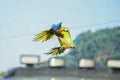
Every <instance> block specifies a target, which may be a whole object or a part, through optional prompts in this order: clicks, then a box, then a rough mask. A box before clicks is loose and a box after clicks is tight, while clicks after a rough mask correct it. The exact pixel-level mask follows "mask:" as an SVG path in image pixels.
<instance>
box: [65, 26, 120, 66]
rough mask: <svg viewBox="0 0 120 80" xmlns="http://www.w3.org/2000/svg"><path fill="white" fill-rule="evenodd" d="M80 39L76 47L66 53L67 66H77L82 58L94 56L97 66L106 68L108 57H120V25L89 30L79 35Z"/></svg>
mask: <svg viewBox="0 0 120 80" xmlns="http://www.w3.org/2000/svg"><path fill="white" fill-rule="evenodd" d="M77 38H80V41H79V42H78V43H77V45H76V48H75V49H71V50H70V52H69V53H68V54H67V55H65V59H66V61H67V62H66V64H67V66H71V67H76V66H78V63H77V62H78V61H79V59H80V58H92V59H94V60H95V61H96V65H97V68H105V67H106V65H105V63H106V60H107V59H108V58H120V27H119V26H118V27H114V28H112V29H110V28H106V29H102V30H98V31H96V32H91V31H87V32H85V33H82V34H80V35H78V36H77Z"/></svg>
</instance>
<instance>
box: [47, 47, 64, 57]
mask: <svg viewBox="0 0 120 80" xmlns="http://www.w3.org/2000/svg"><path fill="white" fill-rule="evenodd" d="M64 51H65V49H64V48H62V47H55V48H52V50H51V51H50V52H49V53H47V54H51V55H58V54H61V53H63V52H64Z"/></svg>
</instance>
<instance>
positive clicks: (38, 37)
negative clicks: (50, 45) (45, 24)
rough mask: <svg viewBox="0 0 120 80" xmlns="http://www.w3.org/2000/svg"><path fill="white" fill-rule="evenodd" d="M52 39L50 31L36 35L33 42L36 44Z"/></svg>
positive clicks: (52, 33) (52, 35) (52, 34)
mask: <svg viewBox="0 0 120 80" xmlns="http://www.w3.org/2000/svg"><path fill="white" fill-rule="evenodd" d="M53 37H54V32H53V31H52V30H51V29H50V30H45V31H42V32H41V33H39V34H38V35H36V37H35V38H34V41H36V42H38V41H42V42H44V41H47V40H49V39H51V38H53Z"/></svg>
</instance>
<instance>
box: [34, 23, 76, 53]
mask: <svg viewBox="0 0 120 80" xmlns="http://www.w3.org/2000/svg"><path fill="white" fill-rule="evenodd" d="M61 24H62V22H60V23H57V24H54V25H52V27H51V28H50V29H49V30H45V31H42V32H41V33H39V34H38V35H36V37H35V38H34V41H36V42H38V41H42V42H44V41H47V40H49V39H51V38H53V37H54V35H56V36H57V38H58V41H59V43H60V45H61V46H60V47H54V48H52V50H51V51H50V52H49V53H48V54H52V55H58V54H61V53H63V52H64V51H65V49H69V48H75V43H74V41H73V40H72V38H71V35H70V33H69V30H68V29H67V28H65V27H62V25H61Z"/></svg>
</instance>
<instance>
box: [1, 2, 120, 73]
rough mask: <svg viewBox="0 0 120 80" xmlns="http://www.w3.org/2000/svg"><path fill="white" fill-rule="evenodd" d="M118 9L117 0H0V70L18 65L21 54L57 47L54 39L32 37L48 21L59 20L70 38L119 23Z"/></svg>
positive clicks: (40, 52)
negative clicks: (42, 39)
mask: <svg viewBox="0 0 120 80" xmlns="http://www.w3.org/2000/svg"><path fill="white" fill-rule="evenodd" d="M119 8H120V0H0V72H1V71H6V70H8V69H11V68H13V67H18V66H22V64H20V56H21V55H25V54H27V55H39V56H40V57H41V61H42V60H46V59H48V58H49V57H51V56H47V55H44V53H46V52H49V51H50V49H51V48H53V47H57V46H59V43H58V41H57V38H56V37H55V38H54V39H52V40H49V41H47V42H44V43H41V42H37V43H36V42H33V38H34V37H35V35H36V34H38V33H40V32H41V31H44V30H47V29H50V27H51V25H52V24H55V23H58V22H62V25H63V26H65V27H68V28H69V30H70V33H71V36H72V38H73V39H74V38H75V37H76V36H77V35H79V34H80V33H82V32H85V31H87V30H92V31H96V30H99V29H104V28H106V27H109V28H112V27H114V26H119V25H120V16H119V15H120V9H119ZM65 53H66V52H64V53H63V54H65Z"/></svg>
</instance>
